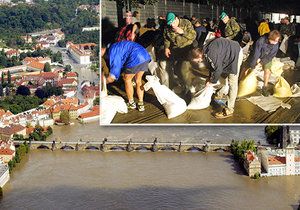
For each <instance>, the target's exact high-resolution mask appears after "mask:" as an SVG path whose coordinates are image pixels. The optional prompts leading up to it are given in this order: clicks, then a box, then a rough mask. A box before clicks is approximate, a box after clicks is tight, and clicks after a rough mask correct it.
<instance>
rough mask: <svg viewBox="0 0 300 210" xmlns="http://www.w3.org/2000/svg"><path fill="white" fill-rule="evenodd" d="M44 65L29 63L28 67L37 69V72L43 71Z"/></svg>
mask: <svg viewBox="0 0 300 210" xmlns="http://www.w3.org/2000/svg"><path fill="white" fill-rule="evenodd" d="M44 66H45V64H44V63H40V62H36V61H33V62H30V63H29V64H28V67H31V68H34V69H39V70H43V69H44Z"/></svg>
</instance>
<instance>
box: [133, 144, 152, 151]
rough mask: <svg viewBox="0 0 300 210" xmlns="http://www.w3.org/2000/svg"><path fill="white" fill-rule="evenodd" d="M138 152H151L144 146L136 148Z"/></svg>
mask: <svg viewBox="0 0 300 210" xmlns="http://www.w3.org/2000/svg"><path fill="white" fill-rule="evenodd" d="M135 150H136V151H141V152H142V151H149V150H150V149H149V148H148V147H146V146H144V145H141V146H138V147H137V148H135Z"/></svg>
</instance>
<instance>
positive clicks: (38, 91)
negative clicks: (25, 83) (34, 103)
mask: <svg viewBox="0 0 300 210" xmlns="http://www.w3.org/2000/svg"><path fill="white" fill-rule="evenodd" d="M34 94H35V95H36V96H37V97H39V98H40V99H43V98H46V94H45V91H44V90H43V89H41V88H38V89H36V91H35V93H34Z"/></svg>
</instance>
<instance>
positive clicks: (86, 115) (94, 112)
mask: <svg viewBox="0 0 300 210" xmlns="http://www.w3.org/2000/svg"><path fill="white" fill-rule="evenodd" d="M99 114H100V111H99V106H94V107H93V108H92V110H91V111H90V112H86V113H83V114H81V115H79V118H81V119H85V118H89V117H95V116H98V115H99Z"/></svg>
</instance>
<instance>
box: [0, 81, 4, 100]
mask: <svg viewBox="0 0 300 210" xmlns="http://www.w3.org/2000/svg"><path fill="white" fill-rule="evenodd" d="M1 96H3V86H2V84H0V97H1Z"/></svg>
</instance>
